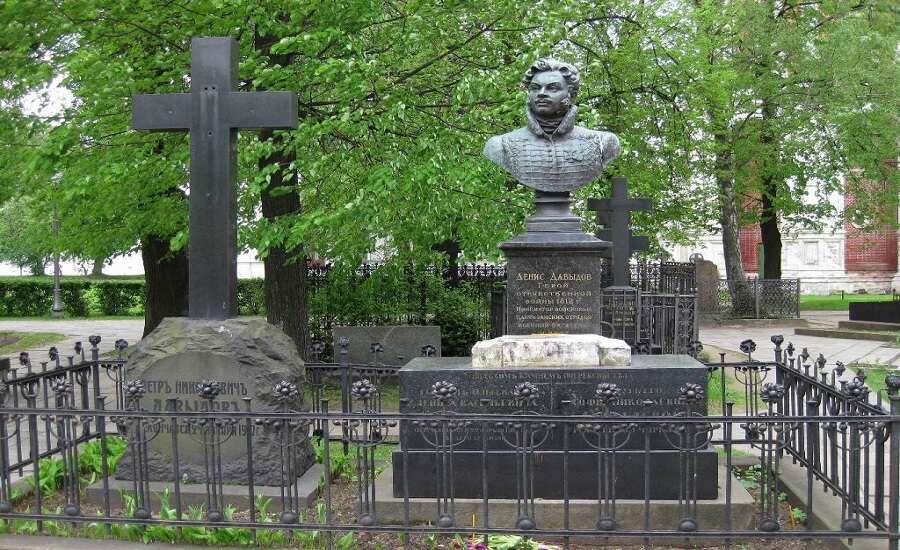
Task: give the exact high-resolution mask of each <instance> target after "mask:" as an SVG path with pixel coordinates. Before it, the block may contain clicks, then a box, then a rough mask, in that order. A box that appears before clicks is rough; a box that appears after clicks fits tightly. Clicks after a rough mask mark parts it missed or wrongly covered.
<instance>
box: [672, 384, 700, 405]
mask: <svg viewBox="0 0 900 550" xmlns="http://www.w3.org/2000/svg"><path fill="white" fill-rule="evenodd" d="M678 393H679V397H678V399H679V400H681V401H683V402H685V403H695V402H697V401H700V400H701V399H703V386H701V385H700V384H692V383H687V384H685V385H683V386H681V388H680V389H679V390H678Z"/></svg>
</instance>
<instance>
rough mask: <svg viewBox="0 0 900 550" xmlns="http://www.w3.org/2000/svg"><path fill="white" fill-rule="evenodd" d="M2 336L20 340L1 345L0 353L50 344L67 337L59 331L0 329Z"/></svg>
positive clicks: (15, 351)
mask: <svg viewBox="0 0 900 550" xmlns="http://www.w3.org/2000/svg"><path fill="white" fill-rule="evenodd" d="M0 336H18V337H19V340H17V341H15V342H13V343H12V344H8V345H6V346H0V355H11V354H14V353H18V352H20V351H25V350H27V349H31V348H36V347H39V346H50V345H51V344H55V343H56V342H59V341H60V340H65V338H66V336H65V335H64V334H59V333H57V332H13V331H9V330H0Z"/></svg>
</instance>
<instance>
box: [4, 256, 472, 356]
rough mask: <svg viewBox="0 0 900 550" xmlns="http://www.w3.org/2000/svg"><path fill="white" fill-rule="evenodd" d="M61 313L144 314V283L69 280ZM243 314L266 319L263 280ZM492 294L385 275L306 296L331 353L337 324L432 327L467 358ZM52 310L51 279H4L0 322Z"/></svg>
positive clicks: (325, 284) (245, 296)
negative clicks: (331, 343) (439, 330)
mask: <svg viewBox="0 0 900 550" xmlns="http://www.w3.org/2000/svg"><path fill="white" fill-rule="evenodd" d="M60 289H61V291H62V292H61V294H62V296H61V297H62V301H63V308H64V312H65V314H66V315H68V316H72V317H85V316H91V315H143V313H144V283H143V281H140V280H134V279H129V280H115V279H110V280H92V279H81V278H78V279H68V280H66V279H64V280H63V281H62V282H61V283H60ZM237 299H238V313H239V314H240V315H264V314H265V312H266V308H265V288H264V281H263V279H239V280H238V297H237ZM488 299H489V292H487V293H486V292H485V288H482V285H478V284H468V283H464V284H462V285H460V287H459V288H457V289H449V288H447V287H446V286H445V281H444V280H443V279H442V277H441V276H440V275H435V274H429V273H414V274H413V273H408V272H404V271H403V270H402V269H401V270H391V269H382V270H378V271H376V272H373V273H372V274H369V275H368V276H366V277H358V276H354V275H349V276H341V275H340V274H337V273H335V274H333V275H332V276H330V277H328V279H327V281H322V283H321V284H317V285H314V286H313V288H311V289H310V293H309V295H308V297H307V314H308V316H309V323H310V327H309V328H310V336H311V337H313V338H316V339H321V340H323V341H325V342H326V344H328V348H329V349H330V342H331V329H332V327H333V326H334V325H372V324H388V325H394V324H435V325H440V326H441V333H442V347H443V352H444V353H445V354H448V355H465V354H467V353H468V350H469V349H470V348H471V346H472V344H473V343H474V342H476V341H477V340H479V339H481V338H484V337H485V335H486V333H487V331H488V330H489V329H490V319H489V316H488V313H489V302H488ZM52 305H53V282H52V279H49V278H31V277H22V278H0V317H39V316H44V315H48V314H49V313H50V309H51V307H52Z"/></svg>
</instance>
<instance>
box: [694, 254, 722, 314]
mask: <svg viewBox="0 0 900 550" xmlns="http://www.w3.org/2000/svg"><path fill="white" fill-rule="evenodd" d="M696 266H697V268H696V269H697V271H696V273H697V308H698V309H699V311H701V312H703V313H713V312H717V311H719V279H720V278H721V277H720V276H719V268H718V267H716V264H714V263H713V262H711V261H709V260H704V259H702V258H700V259H698V260H696Z"/></svg>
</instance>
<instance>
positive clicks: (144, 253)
mask: <svg viewBox="0 0 900 550" xmlns="http://www.w3.org/2000/svg"><path fill="white" fill-rule="evenodd" d="M141 258H142V259H143V261H144V290H145V300H144V336H147V335H148V334H150V332H151V331H152V330H153V329H155V328H156V327H157V326H158V325H159V322H160V321H162V320H163V317H183V316H186V315H187V312H188V259H187V251H186V250H185V249H182V250H179V251H178V252H172V250H171V249H170V248H169V239H165V238H161V237H159V236H157V235H148V236H146V237H144V238H143V239H141Z"/></svg>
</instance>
